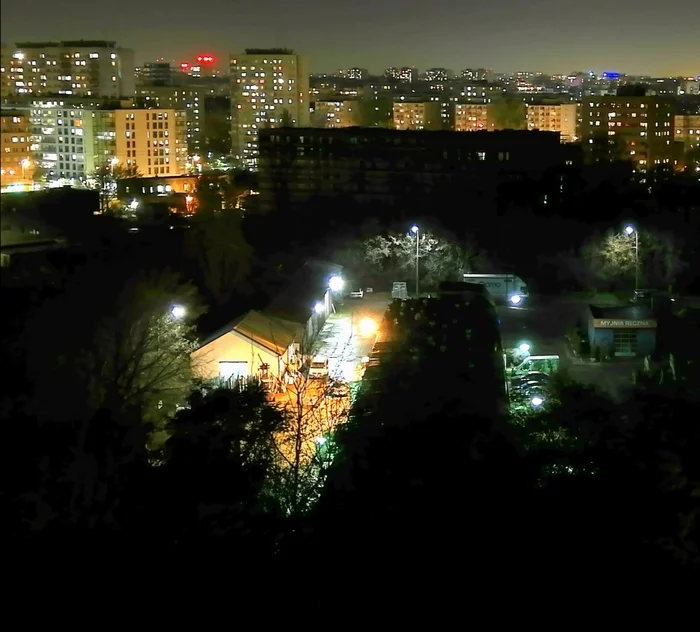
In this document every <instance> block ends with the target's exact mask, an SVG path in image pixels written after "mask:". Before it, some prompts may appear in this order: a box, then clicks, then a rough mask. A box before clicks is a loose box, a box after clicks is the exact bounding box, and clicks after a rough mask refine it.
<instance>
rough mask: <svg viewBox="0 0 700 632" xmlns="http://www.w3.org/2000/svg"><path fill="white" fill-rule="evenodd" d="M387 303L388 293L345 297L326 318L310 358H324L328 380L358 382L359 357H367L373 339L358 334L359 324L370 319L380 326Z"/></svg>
mask: <svg viewBox="0 0 700 632" xmlns="http://www.w3.org/2000/svg"><path fill="white" fill-rule="evenodd" d="M390 300H391V296H390V294H389V293H388V292H382V293H373V294H365V298H362V299H349V298H346V299H345V301H344V303H343V304H340V305H337V306H336V313H335V314H331V315H330V316H329V317H328V320H327V321H326V324H325V325H324V327H323V329H322V330H321V332H320V334H319V336H318V339H317V340H316V344H315V345H314V355H321V356H325V357H327V358H328V372H329V376H330V378H331V379H332V380H343V381H345V382H348V383H351V382H357V381H359V380H360V379H361V371H360V370H359V369H360V367H361V364H362V358H363V357H365V356H368V355H370V353H371V351H372V347H373V346H374V342H375V340H376V337H377V336H376V334H372V335H370V336H364V335H362V333H361V332H360V322H361V321H362V319H363V318H372V319H374V321H375V322H376V323H377V326H380V325H381V322H382V318H383V317H384V312H385V311H386V308H387V306H388V305H389V301H390Z"/></svg>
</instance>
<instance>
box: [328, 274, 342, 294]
mask: <svg viewBox="0 0 700 632" xmlns="http://www.w3.org/2000/svg"><path fill="white" fill-rule="evenodd" d="M344 286H345V281H343V279H342V277H339V276H332V277H331V278H330V279H329V280H328V288H329V289H330V291H331V292H340V291H341V290H342V289H343V287H344Z"/></svg>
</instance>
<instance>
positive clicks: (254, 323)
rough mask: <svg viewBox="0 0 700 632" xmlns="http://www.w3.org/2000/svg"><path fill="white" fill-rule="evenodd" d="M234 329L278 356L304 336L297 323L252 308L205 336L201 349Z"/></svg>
mask: <svg viewBox="0 0 700 632" xmlns="http://www.w3.org/2000/svg"><path fill="white" fill-rule="evenodd" d="M233 331H235V332H237V333H238V334H240V335H241V336H243V337H244V338H247V339H248V340H251V341H252V342H255V343H257V344H259V345H260V346H261V347H265V349H268V350H269V351H272V353H276V354H277V355H278V356H281V355H283V354H284V352H285V351H286V350H287V349H288V348H289V345H291V344H292V343H293V342H300V341H301V339H302V336H303V328H302V327H300V326H299V325H296V324H295V323H292V322H289V321H286V320H283V319H281V318H275V317H274V316H268V315H266V314H261V313H260V312H258V311H255V310H250V311H249V312H246V313H245V314H243V316H241V317H240V318H237V319H236V320H234V321H233V322H232V323H229V324H228V325H226V326H224V327H222V328H221V329H219V330H217V331H216V332H214V333H213V334H212V335H211V336H208V337H207V338H205V339H204V340H203V341H202V342H201V344H200V345H199V349H201V348H202V347H206V346H207V345H208V344H209V343H210V342H214V340H217V339H219V338H221V336H224V335H226V334H228V333H230V332H233Z"/></svg>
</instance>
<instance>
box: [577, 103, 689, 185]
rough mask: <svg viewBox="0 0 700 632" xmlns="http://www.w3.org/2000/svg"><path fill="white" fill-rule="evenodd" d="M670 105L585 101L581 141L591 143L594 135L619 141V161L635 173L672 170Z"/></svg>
mask: <svg viewBox="0 0 700 632" xmlns="http://www.w3.org/2000/svg"><path fill="white" fill-rule="evenodd" d="M673 121H674V101H673V100H672V99H667V98H664V97H654V96H643V97H637V96H629V97H627V96H619V97H618V96H602V97H585V98H584V100H583V102H582V104H581V128H580V131H581V139H582V142H583V143H584V144H585V143H591V144H592V143H594V142H595V136H596V135H607V136H608V138H617V139H619V141H620V142H619V145H620V151H621V153H622V156H620V157H621V158H626V159H628V160H631V161H632V162H633V163H634V164H635V168H636V169H637V170H638V171H647V170H649V169H653V168H654V167H658V166H660V165H668V166H673V162H674V158H675V156H676V150H675V148H674V134H673Z"/></svg>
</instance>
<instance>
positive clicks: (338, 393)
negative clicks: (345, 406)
mask: <svg viewBox="0 0 700 632" xmlns="http://www.w3.org/2000/svg"><path fill="white" fill-rule="evenodd" d="M327 395H328V397H348V396H349V395H350V386H349V385H348V383H347V382H343V381H342V380H335V381H333V382H332V383H331V385H330V386H329V387H328V392H327Z"/></svg>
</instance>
